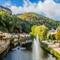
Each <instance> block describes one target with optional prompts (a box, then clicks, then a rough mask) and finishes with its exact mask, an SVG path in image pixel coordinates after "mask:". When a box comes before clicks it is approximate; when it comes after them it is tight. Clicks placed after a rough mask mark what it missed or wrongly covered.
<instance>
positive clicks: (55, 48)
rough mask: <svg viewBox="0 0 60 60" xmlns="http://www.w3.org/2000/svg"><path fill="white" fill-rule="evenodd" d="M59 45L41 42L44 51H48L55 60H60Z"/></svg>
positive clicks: (57, 43)
mask: <svg viewBox="0 0 60 60" xmlns="http://www.w3.org/2000/svg"><path fill="white" fill-rule="evenodd" d="M59 45H60V43H59V42H56V43H53V42H48V41H42V42H41V46H42V48H44V49H45V50H46V51H48V52H49V53H50V54H52V55H53V56H55V57H56V58H57V60H60V46H59Z"/></svg>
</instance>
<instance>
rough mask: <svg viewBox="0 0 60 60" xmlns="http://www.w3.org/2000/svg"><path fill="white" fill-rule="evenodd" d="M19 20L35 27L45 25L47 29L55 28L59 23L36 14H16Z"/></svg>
mask: <svg viewBox="0 0 60 60" xmlns="http://www.w3.org/2000/svg"><path fill="white" fill-rule="evenodd" d="M17 16H18V17H19V18H20V19H22V20H23V21H28V22H30V23H31V24H37V25H42V24H44V25H46V26H48V27H49V29H52V28H54V29H55V28H56V27H57V26H58V25H59V24H60V21H55V20H53V19H51V18H48V17H45V16H42V15H39V14H36V13H24V14H18V15H17Z"/></svg>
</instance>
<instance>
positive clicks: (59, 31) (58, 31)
mask: <svg viewBox="0 0 60 60" xmlns="http://www.w3.org/2000/svg"><path fill="white" fill-rule="evenodd" d="M55 37H56V39H57V40H60V28H58V29H57V30H56V34H55Z"/></svg>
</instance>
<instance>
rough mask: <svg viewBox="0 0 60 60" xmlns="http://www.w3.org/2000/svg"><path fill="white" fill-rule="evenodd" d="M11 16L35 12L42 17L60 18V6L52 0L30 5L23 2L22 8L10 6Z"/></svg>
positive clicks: (27, 0) (25, 1) (26, 0)
mask: <svg viewBox="0 0 60 60" xmlns="http://www.w3.org/2000/svg"><path fill="white" fill-rule="evenodd" d="M10 9H11V10H12V12H13V14H17V13H24V12H35V13H39V14H41V13H42V12H43V13H44V14H43V15H45V16H47V17H50V18H54V19H60V18H58V17H59V16H60V4H58V3H55V2H54V1H53V0H45V1H44V2H41V1H39V2H38V3H32V2H30V1H29V0H24V4H23V6H19V7H17V6H11V7H10Z"/></svg>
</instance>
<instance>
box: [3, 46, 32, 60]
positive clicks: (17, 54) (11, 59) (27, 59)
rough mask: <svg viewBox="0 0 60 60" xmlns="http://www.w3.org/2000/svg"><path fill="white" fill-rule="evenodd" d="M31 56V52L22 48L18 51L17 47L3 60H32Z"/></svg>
mask: <svg viewBox="0 0 60 60" xmlns="http://www.w3.org/2000/svg"><path fill="white" fill-rule="evenodd" d="M31 56H32V55H31V51H27V50H25V49H23V48H20V47H19V49H18V47H17V48H15V49H13V51H11V52H9V53H8V55H7V56H6V57H5V58H4V59H3V60H32V58H31Z"/></svg>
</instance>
